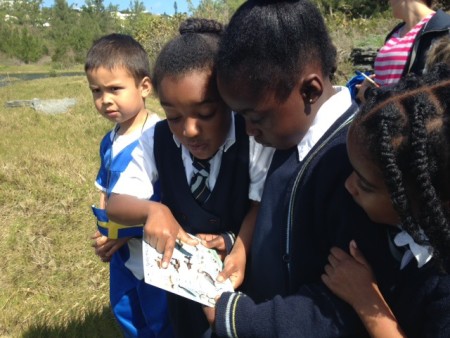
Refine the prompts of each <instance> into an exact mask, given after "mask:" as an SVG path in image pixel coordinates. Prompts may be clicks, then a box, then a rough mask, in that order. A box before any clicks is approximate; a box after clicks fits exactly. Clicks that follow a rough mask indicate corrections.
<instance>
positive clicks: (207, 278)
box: [143, 241, 233, 306]
mask: <svg viewBox="0 0 450 338" xmlns="http://www.w3.org/2000/svg"><path fill="white" fill-rule="evenodd" d="M143 255H144V275H145V282H146V283H148V284H151V285H154V286H156V287H159V288H161V289H164V290H166V291H169V292H172V293H175V294H177V295H180V296H182V297H186V298H188V299H191V300H194V301H196V302H199V303H201V304H203V305H206V306H214V305H215V298H216V297H218V296H220V295H221V294H222V292H225V291H233V286H232V285H231V281H230V280H229V279H227V280H226V281H225V282H223V283H219V282H217V281H216V278H217V275H218V274H219V272H220V271H222V269H223V263H222V261H221V260H220V257H219V255H218V254H217V252H216V251H215V250H212V249H208V248H206V247H205V246H203V245H202V244H198V245H196V246H192V245H188V244H186V243H181V242H179V241H177V243H176V246H175V250H174V252H173V255H172V258H171V260H170V264H169V266H168V267H167V268H166V269H163V268H162V267H161V261H162V254H160V253H158V252H157V251H156V250H155V249H154V248H152V247H151V246H150V245H149V244H148V243H146V242H145V241H143Z"/></svg>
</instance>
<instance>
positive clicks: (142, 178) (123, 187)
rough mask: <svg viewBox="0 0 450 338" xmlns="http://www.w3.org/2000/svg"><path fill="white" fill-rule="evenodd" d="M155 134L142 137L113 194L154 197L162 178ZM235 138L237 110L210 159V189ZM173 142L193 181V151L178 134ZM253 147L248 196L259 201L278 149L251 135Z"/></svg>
mask: <svg viewBox="0 0 450 338" xmlns="http://www.w3.org/2000/svg"><path fill="white" fill-rule="evenodd" d="M154 133H155V128H154V127H153V128H150V129H148V130H147V131H145V132H144V134H143V135H142V137H141V138H140V141H139V145H138V146H137V147H136V148H135V149H134V151H133V153H132V156H133V160H132V161H131V162H130V164H129V165H128V167H127V169H126V170H125V171H124V172H123V173H122V175H121V176H120V178H119V180H118V182H117V183H116V185H115V186H114V188H113V191H112V192H113V193H116V194H127V195H132V196H135V197H138V198H141V199H149V198H150V196H152V194H153V183H155V182H156V181H157V180H158V177H159V174H158V170H157V168H156V163H155V156H154V153H153V148H154V137H153V136H154ZM235 140H236V131H235V125H234V113H233V114H232V119H231V124H230V130H229V131H228V134H227V137H226V139H225V142H224V143H223V144H222V146H221V147H220V148H219V150H218V151H217V153H216V154H215V155H214V156H213V158H212V159H211V160H210V163H211V167H210V174H209V177H208V185H209V187H210V190H213V189H214V186H215V184H216V180H217V176H218V174H219V169H220V165H221V162H222V154H223V152H226V151H227V150H228V149H229V148H230V147H231V146H232V145H233V144H234V143H235ZM173 141H174V142H175V144H176V145H177V146H178V147H181V156H182V161H183V164H184V168H185V174H186V182H187V183H188V184H189V182H190V180H191V177H192V175H193V174H194V168H193V166H192V158H191V156H190V154H189V150H188V149H186V148H185V147H184V146H183V145H182V144H181V142H180V141H179V140H178V139H177V138H176V137H175V135H173ZM249 150H250V151H249V174H250V186H249V191H248V197H249V199H251V200H253V201H258V202H259V201H260V200H261V195H262V191H263V186H264V182H265V179H266V175H267V170H268V168H269V165H270V162H271V160H272V156H273V153H274V151H275V149H274V148H270V147H264V146H262V145H261V144H259V143H257V142H256V141H255V140H254V138H253V137H249Z"/></svg>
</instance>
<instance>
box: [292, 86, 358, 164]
mask: <svg viewBox="0 0 450 338" xmlns="http://www.w3.org/2000/svg"><path fill="white" fill-rule="evenodd" d="M333 88H334V90H335V91H336V93H335V94H334V95H333V96H331V97H330V98H329V99H328V100H327V101H325V103H323V104H322V106H321V107H320V108H319V111H318V112H317V114H316V116H315V118H314V120H313V122H312V124H311V127H309V129H308V131H307V132H306V134H305V136H304V137H303V138H302V140H301V141H300V143H299V144H298V145H297V149H298V160H299V161H303V159H304V158H305V157H306V155H308V153H309V152H310V150H311V149H312V148H313V147H314V145H315V144H316V143H317V141H319V140H320V138H321V137H322V136H323V135H324V134H325V133H326V132H327V130H328V129H329V128H330V127H331V126H332V125H333V123H334V122H336V120H337V119H338V118H339V117H341V116H342V115H343V114H344V113H345V112H346V111H347V110H348V109H349V108H350V106H351V105H352V98H351V95H350V91H349V90H348V88H347V87H342V86H334V87H333Z"/></svg>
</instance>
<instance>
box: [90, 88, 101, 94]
mask: <svg viewBox="0 0 450 338" xmlns="http://www.w3.org/2000/svg"><path fill="white" fill-rule="evenodd" d="M91 92H92V94H97V93H100V89H98V88H91Z"/></svg>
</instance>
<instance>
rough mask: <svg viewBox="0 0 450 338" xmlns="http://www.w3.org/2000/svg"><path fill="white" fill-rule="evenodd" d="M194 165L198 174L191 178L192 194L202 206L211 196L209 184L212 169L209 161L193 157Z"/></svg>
mask: <svg viewBox="0 0 450 338" xmlns="http://www.w3.org/2000/svg"><path fill="white" fill-rule="evenodd" d="M192 165H193V166H194V168H195V169H196V170H197V172H195V173H194V175H193V176H192V178H191V183H190V187H191V192H192V195H193V196H194V198H195V199H196V200H197V201H198V203H199V204H200V205H202V204H203V203H205V202H206V201H207V199H208V198H209V195H210V194H211V191H210V190H209V188H208V184H207V181H208V176H209V167H210V164H209V160H199V159H197V158H195V157H193V158H192Z"/></svg>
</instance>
